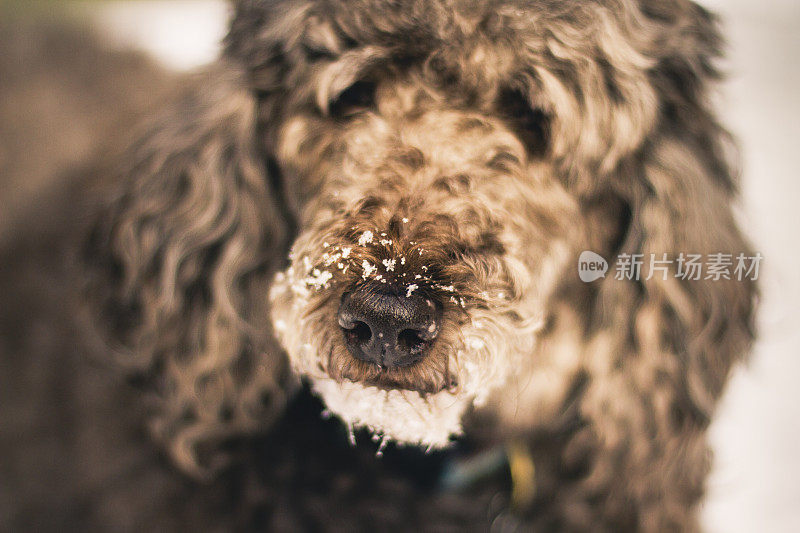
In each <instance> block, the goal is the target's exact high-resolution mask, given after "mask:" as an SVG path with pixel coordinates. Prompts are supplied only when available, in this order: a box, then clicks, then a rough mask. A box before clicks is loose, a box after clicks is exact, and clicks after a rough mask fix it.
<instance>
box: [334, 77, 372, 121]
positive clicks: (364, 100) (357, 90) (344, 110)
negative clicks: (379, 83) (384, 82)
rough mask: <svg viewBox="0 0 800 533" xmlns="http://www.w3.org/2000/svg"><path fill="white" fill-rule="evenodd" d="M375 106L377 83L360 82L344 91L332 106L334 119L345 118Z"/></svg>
mask: <svg viewBox="0 0 800 533" xmlns="http://www.w3.org/2000/svg"><path fill="white" fill-rule="evenodd" d="M374 106H375V83H373V82H370V81H358V82H356V83H354V84H353V85H351V86H350V87H348V88H347V89H345V90H344V91H342V92H341V93H340V94H339V96H338V97H337V98H336V99H335V100H334V101H333V102H331V104H330V107H329V112H330V115H331V116H332V117H336V118H344V117H348V116H351V115H353V114H355V113H358V112H360V111H364V110H367V109H372V108H373V107H374Z"/></svg>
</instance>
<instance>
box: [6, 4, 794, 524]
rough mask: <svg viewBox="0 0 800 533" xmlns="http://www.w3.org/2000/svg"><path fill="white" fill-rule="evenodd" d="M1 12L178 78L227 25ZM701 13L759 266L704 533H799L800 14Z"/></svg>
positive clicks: (183, 15) (78, 10)
mask: <svg viewBox="0 0 800 533" xmlns="http://www.w3.org/2000/svg"><path fill="white" fill-rule="evenodd" d="M4 1H5V2H6V3H15V4H16V6H20V8H21V9H23V7H21V6H27V7H24V9H38V10H42V11H45V12H47V11H49V10H52V9H54V6H55V5H58V6H59V7H60V8H64V7H65V6H66V7H67V8H68V11H69V12H70V14H71V15H72V16H75V17H76V18H80V19H84V20H89V21H91V23H92V24H93V25H94V26H95V27H96V28H97V29H98V31H99V33H100V35H101V36H102V37H103V38H104V39H106V40H107V41H108V42H109V43H110V44H111V45H113V46H114V47H118V48H129V47H134V48H137V49H140V50H142V51H144V52H146V53H147V54H149V55H151V56H152V57H153V58H155V59H156V60H157V61H158V62H160V63H161V64H162V65H163V66H165V67H167V68H169V69H174V70H178V71H190V70H193V69H197V68H201V67H202V65H203V64H205V63H207V62H210V61H212V60H213V59H214V57H215V56H216V54H217V52H218V50H219V43H220V39H221V38H222V37H223V35H224V32H225V25H226V19H227V16H228V9H227V6H226V4H225V2H223V1H221V0H131V1H82V2H71V3H69V4H66V3H65V2H56V1H53V2H49V3H48V2H40V3H36V4H35V7H33V4H31V3H30V2H28V1H27V0H16V2H15V0H0V4H2V3H4ZM701 3H703V4H704V5H706V6H707V7H709V8H711V9H713V10H715V11H716V12H718V13H719V14H720V15H721V17H722V20H723V23H724V27H725V31H726V34H727V36H728V39H729V49H728V58H727V60H726V62H725V63H724V65H723V67H724V70H725V71H726V72H727V74H728V82H727V83H726V84H725V85H724V86H722V87H721V88H720V92H719V94H718V101H719V103H718V105H719V110H720V115H721V116H722V117H723V122H724V123H726V124H727V125H728V126H729V127H730V129H731V130H732V131H733V132H734V134H735V135H736V136H737V137H738V139H739V141H740V144H741V148H742V169H743V181H742V201H741V205H740V217H741V221H742V225H743V227H744V228H745V230H746V231H747V233H749V235H750V238H751V239H752V241H753V243H754V248H755V249H756V250H758V251H760V252H761V253H762V254H763V255H764V258H765V259H764V262H763V263H762V271H761V278H760V279H761V281H762V291H763V294H762V297H763V300H762V304H761V314H760V323H759V326H760V339H759V341H758V343H757V345H756V347H755V350H754V353H753V356H752V359H751V360H750V361H749V363H748V364H747V365H746V367H743V368H740V369H739V371H738V372H737V373H736V375H735V376H734V378H733V380H732V381H731V383H730V385H729V388H728V391H727V393H726V395H725V397H724V399H723V402H722V405H721V408H720V412H719V415H718V417H717V419H716V421H715V423H714V425H713V426H712V432H711V437H712V444H713V446H714V449H715V459H714V465H715V466H714V471H713V474H712V477H711V479H710V483H709V496H708V499H707V501H706V503H705V506H704V509H703V522H704V526H705V528H706V530H707V531H709V532H712V533H716V532H719V533H722V532H726V533H727V532H742V533H744V532H748V533H749V532H753V531H769V532H797V531H800V304H798V302H799V301H800V274H798V270H800V239H798V238H797V232H798V226H800V205H798V204H799V203H800V179H798V176H797V175H796V173H797V172H798V169H800V2H798V1H797V0H764V1H761V2H752V1H750V0H703V1H702V2H701ZM0 54H2V50H0ZM0 105H2V103H0ZM0 148H2V147H0ZM0 211H2V209H0ZM2 218H3V217H2V214H0V221H2ZM702 230H703V229H702V228H698V231H702Z"/></svg>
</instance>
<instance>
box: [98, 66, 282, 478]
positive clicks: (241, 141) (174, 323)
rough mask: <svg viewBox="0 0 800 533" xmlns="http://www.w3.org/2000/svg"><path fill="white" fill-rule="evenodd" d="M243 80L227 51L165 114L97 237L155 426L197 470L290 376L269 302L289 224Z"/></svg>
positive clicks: (108, 300)
mask: <svg viewBox="0 0 800 533" xmlns="http://www.w3.org/2000/svg"><path fill="white" fill-rule="evenodd" d="M246 87H247V85H246V83H245V80H244V78H243V76H242V75H241V74H240V73H239V72H237V71H236V70H235V69H234V68H233V67H231V66H229V65H225V64H223V63H220V64H219V65H217V66H216V67H214V68H213V69H212V71H211V72H209V73H208V74H206V75H204V76H203V77H202V78H201V79H197V80H195V83H193V84H191V88H190V89H188V90H186V91H185V92H184V93H183V94H182V95H181V96H180V97H179V98H178V99H177V100H176V101H175V102H174V103H172V105H171V106H170V107H169V108H167V109H165V110H163V111H162V112H161V114H160V115H159V116H157V117H156V118H155V120H154V121H153V122H152V123H151V124H150V126H149V128H148V129H147V131H146V132H145V134H144V135H142V136H140V140H139V141H138V142H137V143H136V144H135V145H134V146H133V147H132V148H131V149H130V150H129V152H128V153H127V154H126V156H125V157H124V158H123V162H124V168H123V171H122V175H121V179H120V180H119V181H120V183H119V187H120V189H119V190H118V191H117V193H116V194H115V195H114V196H113V198H112V200H111V202H110V204H109V206H108V208H107V210H106V212H105V214H104V216H103V217H102V219H101V220H100V221H99V223H98V224H97V225H96V227H95V229H94V232H93V236H92V239H91V244H90V252H91V254H90V255H89V259H90V261H91V262H92V264H93V265H95V266H99V267H100V268H99V271H97V273H98V276H97V279H96V283H95V284H94V286H93V290H94V292H95V295H96V296H98V297H99V299H100V302H101V305H102V310H103V311H104V316H105V322H106V324H107V325H108V326H109V327H110V330H111V334H112V338H113V339H114V340H115V341H116V342H117V344H118V346H117V347H118V349H119V350H120V352H121V353H120V354H119V358H118V359H119V361H120V362H122V363H123V364H124V365H125V367H126V368H127V369H128V370H129V372H130V373H129V375H130V376H131V377H132V378H135V379H136V381H137V382H140V383H142V384H143V385H144V386H145V387H146V388H148V389H149V391H150V392H151V393H152V394H151V395H150V397H151V398H152V399H153V403H152V414H151V418H150V429H151V431H152V433H153V435H154V436H155V438H156V439H157V440H158V441H160V442H162V443H163V444H164V445H165V447H166V448H167V450H168V451H169V453H170V455H171V456H172V458H173V459H174V460H175V461H176V462H177V463H178V465H180V466H181V467H182V468H184V469H185V470H186V471H188V472H190V473H193V474H196V475H199V474H202V473H203V472H204V469H208V468H213V467H214V466H215V463H214V461H215V460H217V459H219V457H214V456H210V457H203V452H204V450H207V449H208V450H210V449H213V448H214V445H215V444H218V443H219V441H221V440H222V439H226V438H229V437H232V436H235V435H238V434H241V433H245V432H251V431H256V430H259V429H262V428H264V427H266V425H267V424H269V422H270V420H271V419H272V418H274V416H275V415H277V414H278V413H279V412H280V411H281V409H282V406H283V403H284V401H285V398H286V393H287V390H288V389H289V388H290V387H291V384H292V380H291V377H290V375H289V371H288V367H287V363H286V361H285V358H284V355H283V353H282V351H281V349H280V348H279V346H278V344H277V342H276V341H275V340H274V339H273V336H272V333H271V324H270V322H269V320H268V317H269V313H268V310H267V305H268V304H267V290H268V283H269V281H270V279H271V277H272V274H273V273H274V272H275V271H276V270H277V269H278V268H280V267H281V266H282V263H283V262H284V261H285V258H286V254H287V248H288V243H289V240H290V239H291V237H292V236H291V235H290V233H291V229H290V228H291V227H292V225H291V223H290V221H289V220H287V215H286V210H285V209H284V208H282V207H281V200H280V198H279V196H280V194H281V191H280V186H279V185H278V184H277V180H276V179H273V178H274V176H272V175H271V173H270V172H269V170H268V163H267V159H266V158H265V157H264V154H262V153H261V149H260V148H259V144H258V142H257V111H258V105H257V103H256V101H255V99H254V98H253V96H252V95H251V94H250V92H249V91H248V90H246Z"/></svg>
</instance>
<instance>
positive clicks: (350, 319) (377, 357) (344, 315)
mask: <svg viewBox="0 0 800 533" xmlns="http://www.w3.org/2000/svg"><path fill="white" fill-rule="evenodd" d="M440 317H441V311H440V306H439V305H438V304H437V303H436V302H434V301H433V300H431V299H428V298H425V297H423V296H421V295H416V294H412V295H408V296H406V294H400V295H396V294H387V293H385V292H376V291H375V290H369V289H360V290H356V291H353V292H351V293H347V294H345V295H344V297H343V298H342V303H341V305H340V306H339V325H340V326H341V327H342V331H343V332H344V338H345V342H346V344H347V348H348V349H349V350H350V353H352V354H353V356H354V357H356V358H357V359H361V360H362V361H366V362H368V363H374V364H376V365H378V366H381V367H383V368H396V367H400V366H407V365H410V364H412V363H415V362H417V361H419V360H420V359H422V357H423V356H424V355H425V352H426V350H427V349H428V348H429V347H430V345H431V344H432V343H433V340H434V339H435V338H436V336H437V335H438V334H439V328H440Z"/></svg>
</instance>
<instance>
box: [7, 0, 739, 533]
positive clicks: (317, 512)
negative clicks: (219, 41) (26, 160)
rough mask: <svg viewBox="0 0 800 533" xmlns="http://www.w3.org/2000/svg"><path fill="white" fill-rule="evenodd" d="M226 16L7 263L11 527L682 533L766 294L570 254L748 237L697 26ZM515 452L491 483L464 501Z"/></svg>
mask: <svg viewBox="0 0 800 533" xmlns="http://www.w3.org/2000/svg"><path fill="white" fill-rule="evenodd" d="M235 6H236V8H235V14H234V18H233V21H232V27H231V31H230V34H229V36H228V38H227V40H226V47H225V52H224V54H223V57H222V58H221V59H220V61H219V62H218V63H217V64H216V65H214V66H213V67H211V68H209V70H208V72H207V73H205V74H203V75H201V76H198V77H195V78H194V79H192V80H190V81H184V82H183V85H184V88H183V89H182V91H181V92H180V94H179V95H178V96H176V97H175V98H173V99H172V100H171V103H169V104H168V105H165V106H162V109H161V110H159V111H157V112H156V113H155V114H154V117H153V118H152V119H150V121H149V123H148V124H149V125H148V126H146V127H145V128H144V129H143V130H142V132H141V133H140V134H138V135H134V140H133V142H132V143H131V144H130V146H129V147H128V148H127V149H126V150H125V151H122V152H121V153H118V152H117V150H115V149H110V150H109V153H110V154H113V156H108V154H106V155H107V157H101V158H100V163H98V164H97V165H96V166H95V167H93V168H91V170H85V171H80V172H78V173H77V175H78V176H79V177H78V178H77V179H75V180H70V181H69V182H68V185H67V186H66V189H67V192H66V193H64V194H63V195H61V194H58V195H56V198H55V199H54V200H53V201H52V202H48V203H47V204H46V205H47V210H48V211H47V212H48V213H53V217H56V216H57V217H59V218H56V219H55V221H53V222H52V223H48V224H41V225H35V227H34V228H33V229H29V230H28V231H27V233H23V234H22V238H20V239H18V243H17V244H8V245H6V246H5V251H4V264H3V267H4V269H6V272H5V273H4V275H3V276H2V278H1V279H0V282H2V283H3V284H4V292H5V293H6V294H8V295H10V296H9V297H8V298H7V301H8V302H14V305H12V306H4V308H3V319H4V325H3V327H4V332H3V337H4V339H5V340H6V342H5V343H4V345H3V352H2V356H3V368H4V370H6V372H5V374H6V376H5V377H4V380H5V381H4V383H3V389H2V391H0V394H2V395H3V396H2V397H1V398H2V400H3V404H2V406H0V409H2V411H0V414H2V420H3V421H4V424H5V421H7V420H8V421H11V422H9V425H6V428H7V429H4V430H3V433H1V434H0V435H2V441H0V449H2V450H3V455H4V460H3V469H4V471H3V476H2V480H0V488H1V489H2V493H0V497H2V500H0V516H2V517H3V518H4V521H5V522H7V523H10V524H12V526H18V527H20V528H26V527H30V528H32V527H34V526H39V527H41V526H49V527H50V528H53V529H55V528H58V527H60V526H62V525H63V524H67V525H70V526H75V527H78V526H83V527H87V526H88V527H93V528H102V529H111V530H116V529H132V530H154V529H159V528H173V529H178V528H185V527H191V528H197V529H209V530H212V529H220V530H229V529H231V528H241V529H255V528H264V527H269V528H275V529H278V528H297V529H305V528H312V529H313V528H320V527H330V528H332V529H337V528H342V529H344V528H348V527H361V528H368V527H375V528H379V529H384V528H385V529H390V530H392V529H402V528H411V527H414V526H428V527H430V528H436V529H439V528H456V527H461V528H465V527H470V528H474V529H477V530H481V529H485V528H487V527H488V526H489V524H494V525H495V526H496V527H498V528H500V529H503V528H505V527H508V528H513V527H521V528H534V529H536V530H538V531H549V530H556V531H561V530H567V531H572V530H581V531H585V530H599V531H604V530H612V531H619V530H645V531H664V530H681V531H683V530H694V529H696V528H697V522H696V505H697V503H698V502H699V500H700V498H701V496H702V492H703V483H704V478H705V475H706V473H707V471H708V467H709V458H708V450H707V446H706V443H705V437H704V434H705V429H706V427H707V425H708V423H709V420H710V417H711V415H712V413H713V409H714V405H715V403H716V400H717V398H718V397H719V395H720V394H721V391H722V388H723V386H724V384H725V381H726V379H727V376H728V373H729V370H730V368H731V366H732V365H733V363H735V362H736V361H737V360H739V359H740V358H741V357H742V356H743V355H744V354H745V352H746V351H747V348H748V346H749V343H750V341H751V339H752V327H751V323H752V306H753V294H754V287H753V284H752V283H751V282H748V281H746V280H737V279H720V280H713V279H699V280H694V281H691V280H683V279H680V278H678V277H675V276H674V275H673V274H672V273H670V275H669V276H664V277H663V278H662V277H661V275H660V274H656V275H652V276H650V275H648V274H651V273H650V272H648V269H647V267H645V268H644V269H643V273H642V276H641V278H640V279H638V280H617V279H613V278H614V277H613V276H611V275H609V276H608V277H607V278H606V279H603V280H598V281H596V282H594V283H591V284H589V283H583V282H581V281H580V279H579V278H578V274H577V268H576V265H577V261H578V256H579V254H580V253H581V251H582V250H593V251H595V252H597V253H599V254H600V255H602V256H604V257H606V258H612V257H615V256H617V255H620V254H644V255H647V254H656V255H658V256H659V257H661V254H668V255H670V256H671V257H674V256H677V255H678V254H680V253H701V254H712V253H729V254H733V255H736V254H738V253H740V252H747V247H746V244H745V243H744V241H743V239H742V237H741V235H740V233H739V232H738V230H737V228H736V224H735V222H734V220H733V217H732V215H731V210H730V204H731V202H732V199H733V195H734V193H735V188H736V187H735V185H736V184H735V180H734V178H733V176H732V175H731V171H730V168H729V165H728V162H727V161H726V159H725V157H726V155H725V153H724V152H725V149H724V148H725V146H724V144H725V133H724V131H723V130H722V129H721V128H720V127H719V126H718V124H717V122H716V120H715V118H714V116H713V114H712V112H711V110H710V109H709V104H708V102H707V94H706V93H707V83H708V82H709V80H713V79H714V78H715V76H716V73H715V70H714V68H713V61H714V59H715V58H716V56H717V53H718V46H719V42H718V41H719V38H718V35H717V33H716V29H715V25H714V21H713V18H712V17H711V16H710V15H709V14H708V13H707V12H705V11H704V10H702V9H700V8H698V7H697V6H695V5H693V4H691V3H689V2H683V1H680V0H676V1H669V2H664V1H656V0H653V1H652V2H650V1H640V2H634V1H621V2H611V1H608V2H605V1H596V2H572V1H563V2H484V3H481V2H461V1H443V2H421V1H420V2H413V1H409V2H399V3H391V2H379V1H364V2H347V3H344V2H343V3H341V4H340V3H338V2H332V1H331V2H305V1H302V0H297V1H290V2H266V1H259V0H251V1H241V2H237V3H236V4H235ZM41 150H46V148H41ZM87 188H88V189H89V190H90V191H91V192H87V193H86V194H84V191H85V190H87ZM87 205H88V207H87ZM76 211H77V213H76ZM19 227H21V226H20V225H19V223H17V226H16V228H19ZM56 244H58V245H63V246H56ZM54 248H63V249H64V250H65V252H66V254H67V255H68V256H71V257H73V259H74V261H73V260H63V261H61V260H58V261H55V260H53V259H52V258H50V257H49V256H48V254H49V253H50V252H51V251H52V250H53V249H54ZM290 249H291V251H290ZM26 280H27V281H26ZM43 280H44V281H43ZM85 294H88V295H89V296H88V303H89V305H88V306H84V305H79V303H81V302H83V300H84V299H85V298H84V297H83V295H85ZM16 302H20V304H19V305H17V304H16ZM23 302H24V303H25V305H24V306H23V305H22V303H23ZM54 302H55V303H56V304H58V305H55V304H54ZM79 310H80V311H79ZM97 325H99V326H101V327H96V326H97ZM384 334H385V335H387V336H388V337H389V338H391V341H390V342H387V343H384V342H383V341H381V342H380V343H378V342H376V341H377V339H378V338H379V337H380V338H381V339H384V338H385V337H384ZM9 376H10V377H9ZM299 378H302V379H303V381H305V382H306V383H307V385H306V388H305V389H304V390H302V391H301V392H298V390H300V389H301V387H300V382H301V380H300V379H299ZM123 380H125V381H126V382H127V383H128V384H127V385H124V386H123V383H122V382H123ZM309 391H313V393H314V394H315V395H316V396H318V397H319V398H320V399H321V401H322V404H324V407H323V406H322V405H320V404H318V403H315V402H318V401H319V400H312V399H311V397H310V395H309ZM31 405H32V406H33V407H31ZM26 406H27V407H26ZM321 409H324V414H325V415H326V417H327V416H329V415H334V416H332V418H331V419H330V420H323V419H322V418H321V417H320V416H319V414H320V413H319V411H320V410H321ZM340 419H341V420H343V421H344V423H345V424H344V426H345V427H342V425H341V424H340V422H339V420H340ZM345 428H349V432H350V433H351V437H352V440H355V441H356V442H357V445H356V446H354V447H351V445H350V444H348V442H347V440H348V439H347V433H348V431H347V430H345ZM369 434H371V435H372V436H373V437H374V440H375V442H374V443H373V442H372V439H369V438H367V435H369ZM456 440H457V442H456V443H455V444H452V443H453V441H456ZM153 443H155V446H154V445H153ZM504 448H509V449H511V450H512V452H510V453H509V454H508V456H509V462H510V465H509V466H510V472H511V476H510V480H509V479H507V476H506V474H505V470H504V469H503V468H502V467H500V468H489V469H488V470H486V469H483V471H482V473H480V474H479V475H475V476H471V477H470V476H467V477H468V478H470V479H468V480H467V481H460V482H452V479H453V478H454V477H455V478H458V475H455V474H459V473H463V470H464V469H463V468H461V467H460V466H459V464H460V463H459V462H458V461H459V459H458V457H459V456H460V457H461V458H462V459H461V461H462V462H463V463H464V464H469V463H470V462H469V460H465V459H463V458H464V457H469V456H470V455H472V454H473V453H474V454H475V456H476V457H477V458H478V459H480V458H484V459H486V458H487V457H488V458H491V457H493V456H494V455H493V454H494V453H495V452H496V451H497V450H501V449H504ZM376 451H377V455H378V456H379V457H375V455H376ZM426 451H428V452H430V453H425V452H426ZM160 452H164V453H163V455H159V453H160ZM381 455H383V457H380V456H381ZM495 455H496V454H495ZM453 457H456V463H455V466H453V463H451V462H448V461H451V460H452V459H453ZM473 459H474V457H473ZM473 462H475V461H473ZM478 462H479V461H478ZM447 465H449V466H447ZM467 470H469V468H467ZM479 470H480V469H479ZM181 472H182V473H183V474H188V475H189V476H191V477H194V478H195V480H194V481H190V480H189V478H185V477H182V475H181ZM462 477H463V476H462ZM443 479H444V480H448V479H449V480H451V481H450V482H446V481H445V482H443V481H442V480H443ZM44 509H47V510H48V512H47V513H43V510H44Z"/></svg>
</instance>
